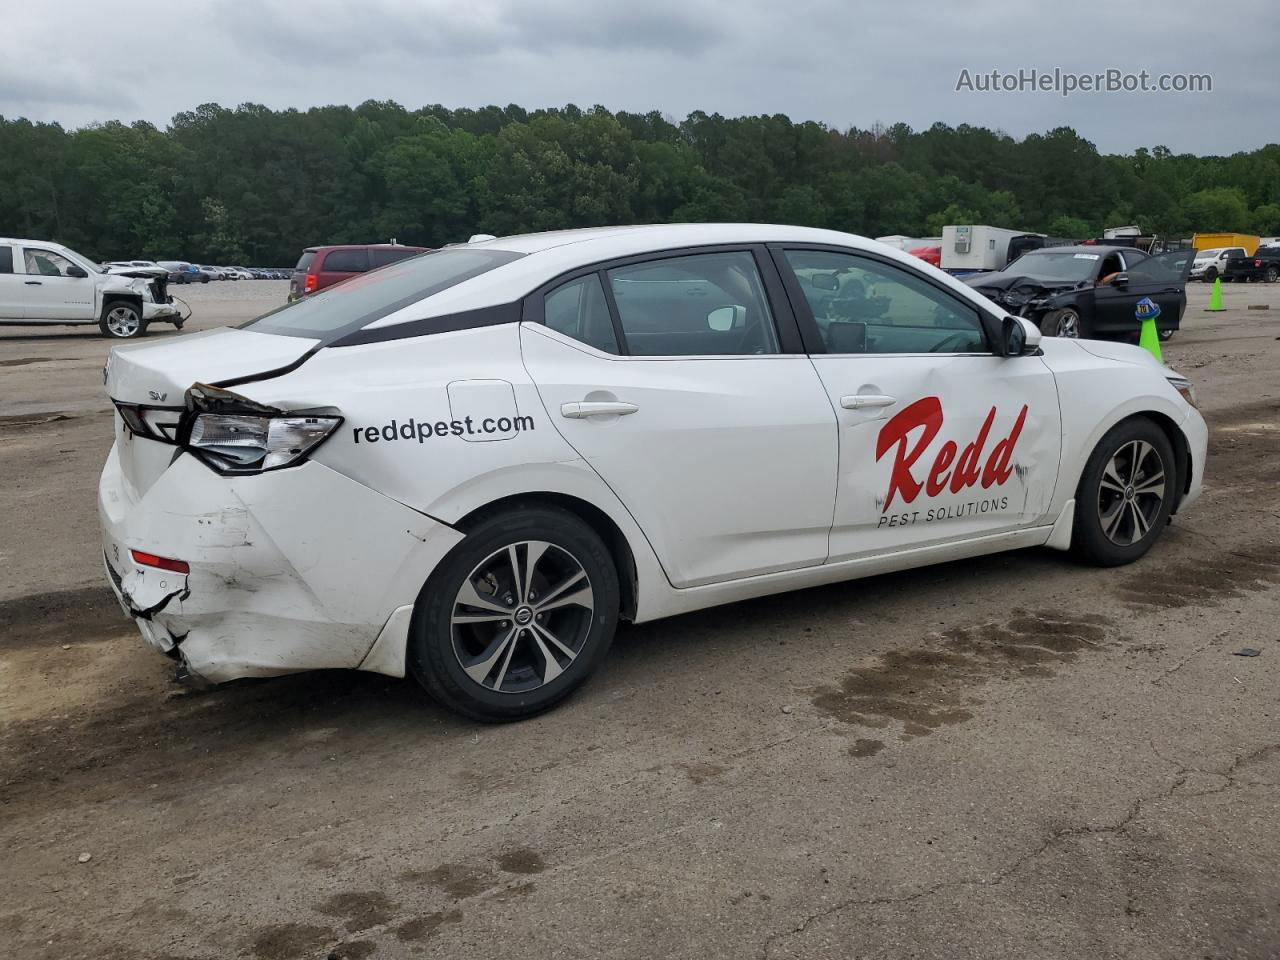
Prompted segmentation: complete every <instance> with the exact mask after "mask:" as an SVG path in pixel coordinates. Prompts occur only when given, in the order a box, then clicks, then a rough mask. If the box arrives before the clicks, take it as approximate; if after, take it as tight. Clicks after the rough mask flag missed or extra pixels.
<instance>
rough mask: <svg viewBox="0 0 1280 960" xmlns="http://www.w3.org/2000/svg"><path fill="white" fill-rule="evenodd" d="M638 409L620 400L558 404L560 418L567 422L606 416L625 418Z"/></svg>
mask: <svg viewBox="0 0 1280 960" xmlns="http://www.w3.org/2000/svg"><path fill="white" fill-rule="evenodd" d="M639 409H640V408H639V407H637V406H636V405H635V404H634V403H626V402H624V401H622V400H579V401H578V402H576V403H562V404H560V416H562V417H566V418H568V419H569V420H585V419H586V418H587V417H600V416H606V415H608V414H613V415H614V416H618V417H625V416H626V415H627V414H629V413H635V412H636V411H637V410H639Z"/></svg>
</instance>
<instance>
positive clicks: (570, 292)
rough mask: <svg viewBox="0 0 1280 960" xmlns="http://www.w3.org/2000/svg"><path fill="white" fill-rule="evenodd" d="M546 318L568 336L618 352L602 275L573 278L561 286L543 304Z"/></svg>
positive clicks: (558, 330) (554, 328) (552, 326)
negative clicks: (601, 278) (601, 279)
mask: <svg viewBox="0 0 1280 960" xmlns="http://www.w3.org/2000/svg"><path fill="white" fill-rule="evenodd" d="M543 318H544V319H545V321H546V324H547V326H548V327H550V328H551V329H552V330H554V331H556V332H557V333H563V334H564V335H565V336H566V337H573V339H575V340H580V341H582V342H583V343H585V344H588V345H590V346H593V347H595V348H596V349H597V350H603V351H604V352H605V353H617V352H618V337H617V335H616V334H615V333H614V331H613V321H612V320H611V319H610V318H609V304H608V303H607V302H606V301H605V298H604V287H602V286H601V285H600V277H599V276H598V275H597V274H594V273H593V274H591V275H590V276H587V277H579V278H578V279H577V280H570V281H569V282H568V283H566V284H565V285H564V286H562V287H558V288H557V289H555V290H553V291H552V292H551V293H549V294H547V298H546V300H545V301H544V303H543Z"/></svg>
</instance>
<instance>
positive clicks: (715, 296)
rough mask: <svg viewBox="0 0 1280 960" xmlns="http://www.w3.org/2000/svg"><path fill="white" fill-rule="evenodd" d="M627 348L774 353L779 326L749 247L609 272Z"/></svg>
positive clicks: (644, 352)
mask: <svg viewBox="0 0 1280 960" xmlns="http://www.w3.org/2000/svg"><path fill="white" fill-rule="evenodd" d="M608 277H609V287H610V289H611V290H612V292H613V299H614V302H615V303H616V304H617V307H618V318H619V320H620V321H621V324H622V333H623V336H624V337H625V338H626V341H627V351H628V352H629V353H631V354H632V355H633V356H639V357H706V356H712V357H714V356H742V355H760V354H773V353H777V352H778V333H777V330H776V328H775V327H774V322H773V314H772V313H771V312H770V310H769V301H768V299H767V298H766V296H765V292H764V283H763V282H762V281H761V279H760V272H759V270H758V269H757V268H756V262H755V258H754V257H753V256H752V255H751V253H750V252H749V251H746V250H742V251H734V252H730V253H702V254H694V255H691V256H685V257H671V258H669V259H665V260H650V261H646V262H644V263H638V264H634V265H632V266H628V267H617V268H615V269H613V270H610V271H608Z"/></svg>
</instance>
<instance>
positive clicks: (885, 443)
mask: <svg viewBox="0 0 1280 960" xmlns="http://www.w3.org/2000/svg"><path fill="white" fill-rule="evenodd" d="M995 420H996V408H995V407H994V406H993V407H992V408H991V410H990V412H989V413H988V414H987V418H986V420H984V421H983V423H982V427H981V429H979V431H978V435H977V436H976V437H975V438H974V439H973V442H971V443H969V444H967V445H966V446H965V447H964V449H963V451H960V447H959V445H958V444H957V443H956V442H955V441H954V440H948V441H946V442H945V443H944V444H942V447H941V448H940V449H939V450H938V452H937V454H936V456H935V457H934V460H933V465H932V466H931V467H930V468H929V469H928V470H927V471H922V473H921V476H923V477H924V478H925V480H924V482H923V483H922V482H921V481H920V480H917V479H916V475H915V474H914V473H913V472H912V468H913V467H914V466H915V464H916V461H917V460H919V459H920V458H921V457H922V456H923V455H924V453H925V451H926V450H927V449H928V448H929V445H930V444H931V443H932V442H933V439H934V437H936V436H937V435H938V431H940V430H941V429H942V422H943V414H942V401H941V400H939V399H938V398H937V397H922V398H921V399H919V400H917V401H916V402H915V403H913V404H911V405H910V406H908V407H905V408H903V409H902V410H901V411H899V412H898V413H896V414H894V415H893V416H892V417H890V418H889V420H887V421H886V422H885V425H884V426H883V427H881V428H880V435H879V437H878V438H877V439H876V460H880V459H882V458H883V457H884V455H885V454H886V453H888V452H889V451H890V450H894V457H893V467H892V469H891V471H890V473H889V492H888V494H887V495H886V496H885V498H884V507H883V510H882V512H888V510H889V507H890V506H892V505H893V501H894V498H895V497H897V496H899V495H901V497H902V499H903V501H904V502H906V503H912V502H914V501H915V499H916V497H918V496H919V495H920V490H921V488H922V487H923V488H924V489H925V490H926V491H927V492H928V494H929V496H931V497H936V496H937V495H938V494H940V493H942V491H943V490H945V489H950V490H951V492H952V493H959V492H960V491H961V490H963V489H965V488H966V487H973V486H976V485H977V484H978V483H981V484H982V487H983V489H984V490H985V489H987V488H988V487H990V486H992V485H995V486H1001V485H1002V484H1004V483H1005V481H1007V480H1008V479H1009V477H1011V476H1012V475H1013V467H1012V465H1011V461H1012V459H1013V448H1014V447H1015V446H1016V445H1017V443H1018V437H1019V436H1021V434H1022V427H1023V425H1024V424H1025V423H1026V422H1027V406H1026V404H1023V406H1022V410H1021V411H1020V412H1019V413H1018V418H1017V420H1016V421H1014V424H1013V429H1011V430H1010V431H1009V435H1008V436H1007V437H1005V438H1004V439H1003V440H1001V441H1000V442H998V443H997V444H996V445H995V447H994V448H992V450H991V455H990V456H989V457H988V458H987V461H986V463H985V465H983V464H982V454H983V450H984V448H985V447H986V445H987V439H988V437H989V436H990V434H991V426H992V424H994V423H995ZM916 430H920V435H919V436H918V437H917V438H916V440H915V442H914V444H913V443H912V442H911V434H912V432H913V431H916ZM957 451H960V455H959V458H958V459H957V457H956V453H957ZM953 460H954V461H955V467H954V468H952V469H951V473H950V474H949V475H948V473H947V469H948V468H949V467H951V464H952V461H953Z"/></svg>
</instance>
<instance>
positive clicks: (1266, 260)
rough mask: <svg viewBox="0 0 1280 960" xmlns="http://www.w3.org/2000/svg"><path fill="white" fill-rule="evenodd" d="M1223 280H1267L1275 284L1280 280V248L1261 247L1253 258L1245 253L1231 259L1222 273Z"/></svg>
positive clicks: (1242, 252)
mask: <svg viewBox="0 0 1280 960" xmlns="http://www.w3.org/2000/svg"><path fill="white" fill-rule="evenodd" d="M1222 279H1223V280H1240V281H1245V280H1249V281H1253V280H1265V281H1266V282H1267V283H1275V282H1276V280H1277V279H1280V246H1275V247H1259V248H1258V249H1257V250H1255V251H1254V252H1253V254H1252V255H1251V256H1245V254H1244V251H1243V250H1242V251H1240V253H1239V255H1237V256H1234V257H1231V258H1230V259H1229V260H1227V262H1226V266H1225V267H1224V268H1223V271H1222Z"/></svg>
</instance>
